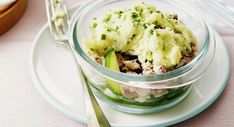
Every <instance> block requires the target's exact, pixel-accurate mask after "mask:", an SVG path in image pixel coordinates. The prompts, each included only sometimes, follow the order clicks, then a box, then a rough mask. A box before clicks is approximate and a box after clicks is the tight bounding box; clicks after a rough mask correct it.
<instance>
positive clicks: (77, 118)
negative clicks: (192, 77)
mask: <svg viewBox="0 0 234 127" xmlns="http://www.w3.org/2000/svg"><path fill="white" fill-rule="evenodd" d="M80 5H81V4H78V5H76V6H75V7H73V8H72V9H76V8H78V7H79V6H80ZM72 9H70V10H72ZM47 27H48V23H46V24H45V25H43V27H42V28H41V29H40V30H39V32H38V34H37V35H36V37H35V39H34V40H33V45H32V47H31V50H30V55H29V72H30V76H31V79H32V81H33V85H34V86H35V88H36V89H37V91H38V92H39V93H40V95H41V96H42V97H43V98H44V99H45V100H46V101H47V102H48V103H49V104H50V105H51V106H52V107H54V108H55V109H56V110H58V111H59V112H60V113H62V114H65V115H66V116H68V117H70V118H72V119H73V120H75V121H78V122H81V123H86V118H85V117H83V116H79V115H77V114H75V113H73V112H72V111H70V110H68V109H66V108H65V107H64V106H62V105H60V104H58V103H57V102H56V100H54V99H53V97H50V94H49V93H48V92H47V91H46V90H43V87H41V84H42V83H41V81H40V80H39V78H37V77H38V75H37V72H36V70H35V67H34V65H35V64H34V59H35V57H34V56H35V51H36V46H37V45H38V39H39V38H40V36H41V34H42V33H43V32H44V31H45V30H46V29H47ZM213 32H214V34H215V38H216V39H217V38H219V39H220V40H222V39H221V37H220V36H219V35H218V34H217V33H216V32H215V31H214V30H213ZM222 45H223V46H224V48H225V54H226V55H227V66H226V70H227V72H226V73H225V74H226V76H225V79H224V81H223V83H222V85H221V87H220V89H219V91H218V92H217V93H216V94H215V95H214V96H213V97H212V98H210V99H209V100H208V101H206V102H204V103H201V104H200V105H199V106H198V107H197V108H195V109H194V110H192V111H191V112H187V113H185V114H183V115H182V116H180V117H175V118H173V119H170V120H166V121H164V122H161V123H157V124H155V123H153V124H147V125H146V124H144V125H139V124H138V125H134V126H135V127H142V126H146V127H154V126H169V125H173V124H176V123H179V122H182V121H185V120H188V119H190V118H192V117H194V116H196V115H197V114H199V113H201V112H202V111H204V110H205V109H207V108H208V107H209V106H211V104H213V103H214V102H215V101H216V100H217V99H218V97H219V96H220V95H221V94H222V92H223V91H224V89H225V87H226V86H227V83H228V81H229V78H230V54H229V52H228V50H227V47H226V45H225V44H224V41H223V40H222ZM112 125H113V126H114V127H123V126H121V125H119V124H112ZM130 126H132V125H127V126H126V125H125V127H130Z"/></svg>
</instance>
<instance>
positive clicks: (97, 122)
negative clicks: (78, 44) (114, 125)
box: [68, 42, 111, 127]
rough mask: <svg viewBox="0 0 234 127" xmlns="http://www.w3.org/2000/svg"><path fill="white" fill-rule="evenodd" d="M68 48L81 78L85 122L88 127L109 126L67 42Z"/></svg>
mask: <svg viewBox="0 0 234 127" xmlns="http://www.w3.org/2000/svg"><path fill="white" fill-rule="evenodd" d="M68 45H69V48H70V49H71V50H72V54H73V57H74V59H75V62H76V65H77V70H78V72H79V75H80V78H81V84H82V89H83V92H84V96H85V106H86V107H85V109H86V114H87V120H88V121H87V124H88V127H111V125H110V124H109V122H108V120H107V118H106V117H105V115H104V113H103V111H102V110H101V107H100V106H99V104H98V102H97V100H96V99H95V97H94V95H93V92H92V90H91V88H90V86H89V84H88V81H87V78H85V76H84V74H83V72H82V70H81V68H80V66H79V64H78V63H79V62H78V61H77V59H76V57H75V54H76V53H75V51H74V49H73V48H72V45H71V44H70V43H69V42H68Z"/></svg>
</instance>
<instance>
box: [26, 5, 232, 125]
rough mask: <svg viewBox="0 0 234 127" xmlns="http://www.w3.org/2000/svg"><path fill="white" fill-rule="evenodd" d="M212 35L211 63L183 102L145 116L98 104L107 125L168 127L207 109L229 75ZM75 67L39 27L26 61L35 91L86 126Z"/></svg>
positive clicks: (221, 49)
mask: <svg viewBox="0 0 234 127" xmlns="http://www.w3.org/2000/svg"><path fill="white" fill-rule="evenodd" d="M71 11H72V10H71ZM73 11H74V9H73ZM213 33H214V34H215V38H216V42H217V43H216V53H215V57H214V60H213V62H212V63H211V65H210V68H209V69H208V71H207V72H206V73H205V74H204V76H203V77H202V78H201V79H199V80H198V81H197V82H195V83H194V86H193V88H192V90H191V92H190V93H189V95H188V96H187V97H186V98H185V100H183V101H182V102H181V103H179V104H178V105H176V106H174V107H172V108H170V109H168V110H165V111H161V112H158V113H153V114H145V115H134V114H127V113H122V112H119V111H116V110H114V109H112V108H110V107H109V106H107V105H105V104H103V103H102V102H100V101H99V100H98V102H99V104H100V106H101V108H102V110H103V112H104V113H105V115H106V117H107V118H108V121H109V122H110V124H111V125H112V126H113V127H151V126H152V127H153V126H168V125H172V124H176V123H178V122H181V121H184V120H186V119H189V118H191V117H193V116H195V115H197V114H198V113H200V112H202V111H203V110H205V109H206V108H208V107H209V106H210V105H211V104H212V103H213V102H214V101H215V100H216V99H217V98H218V97H219V96H220V94H221V93H222V92H223V90H224V88H225V86H226V83H227V81H228V78H229V73H230V59H229V55H228V51H227V49H226V47H225V45H224V42H223V41H222V39H221V38H220V36H219V35H218V34H217V33H216V32H215V31H213ZM75 64H76V62H75V60H74V58H73V56H72V52H71V51H70V49H69V48H67V47H66V46H64V45H61V44H59V43H56V42H55V41H54V40H53V38H52V37H51V36H50V33H49V28H48V25H45V26H44V27H42V29H41V30H40V32H39V33H38V35H37V37H36V38H35V40H34V44H33V46H32V49H31V53H30V59H29V65H30V73H31V77H32V80H33V82H34V85H35V88H36V89H37V90H38V91H39V93H40V94H41V95H42V96H43V97H44V98H45V100H47V101H48V102H49V103H50V104H51V105H52V106H53V107H54V108H56V109H57V110H59V111H60V112H62V113H63V114H65V115H67V116H69V117H71V118H72V119H74V120H77V121H79V122H83V123H85V122H86V114H85V104H84V100H83V98H84V97H83V93H82V87H81V84H80V79H79V75H78V72H77V70H76V65H75Z"/></svg>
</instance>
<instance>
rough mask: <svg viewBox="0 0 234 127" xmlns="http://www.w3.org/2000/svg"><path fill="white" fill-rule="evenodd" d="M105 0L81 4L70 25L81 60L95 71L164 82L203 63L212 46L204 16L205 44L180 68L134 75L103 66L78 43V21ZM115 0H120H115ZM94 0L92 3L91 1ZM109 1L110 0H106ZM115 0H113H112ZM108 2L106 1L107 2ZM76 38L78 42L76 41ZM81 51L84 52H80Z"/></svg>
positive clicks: (118, 78) (116, 77)
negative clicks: (85, 12) (86, 11)
mask: <svg viewBox="0 0 234 127" xmlns="http://www.w3.org/2000/svg"><path fill="white" fill-rule="evenodd" d="M104 1H105V0H97V1H95V2H94V1H90V2H87V3H86V4H84V5H83V6H81V8H79V9H78V10H77V11H76V12H75V14H74V16H73V17H72V20H71V21H72V22H71V25H70V28H69V29H70V30H69V31H70V32H71V33H70V35H69V39H70V42H72V45H73V47H72V48H73V49H74V50H75V51H76V53H78V55H79V56H80V57H81V60H84V61H85V62H87V63H88V65H90V66H91V67H92V68H93V69H94V70H95V71H97V72H99V73H101V74H102V75H104V76H106V77H108V78H110V79H114V80H116V81H129V79H131V81H133V82H135V81H136V82H144V83H145V82H147V83H152V82H164V81H168V80H173V79H175V78H178V77H179V76H182V75H185V74H187V73H188V72H190V71H191V70H193V69H194V68H193V67H195V66H197V65H198V64H200V63H201V61H203V60H204V58H205V55H206V53H207V50H205V49H207V48H209V46H210V32H209V28H208V26H207V23H206V22H205V20H203V19H202V18H201V19H200V22H201V23H202V26H203V27H204V30H205V33H206V36H205V40H204V45H203V46H202V48H201V50H200V52H199V53H198V55H197V56H196V57H195V58H194V59H193V60H192V61H191V62H190V63H188V64H187V65H185V66H182V67H180V68H178V69H175V70H172V71H169V72H166V73H162V74H152V75H132V74H126V73H121V72H114V71H111V70H109V69H108V68H105V67H103V66H102V65H100V64H97V63H96V62H95V61H93V60H92V59H91V58H90V57H89V56H88V55H87V53H85V51H83V48H82V46H80V44H79V43H78V38H77V36H76V35H77V31H76V27H77V24H76V23H77V21H78V19H79V18H80V16H82V14H83V13H82V12H83V11H84V10H85V9H87V10H89V9H90V8H91V7H92V6H94V5H96V4H100V3H101V2H104ZM114 1H118V0H114ZM122 1H123V0H122ZM91 2H92V3H91ZM105 2H108V1H105ZM112 2H113V0H112ZM165 2H167V3H169V4H171V5H173V6H175V7H176V8H179V9H182V10H189V11H190V13H187V14H189V15H191V12H192V13H193V14H196V15H199V14H198V12H196V11H194V10H193V9H191V8H187V7H185V6H183V5H179V6H178V5H176V2H171V1H170V2H168V0H165ZM105 4H106V3H105ZM74 40H75V41H76V40H77V42H76V43H74ZM79 52H82V54H81V53H79Z"/></svg>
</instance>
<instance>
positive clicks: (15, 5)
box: [0, 0, 22, 19]
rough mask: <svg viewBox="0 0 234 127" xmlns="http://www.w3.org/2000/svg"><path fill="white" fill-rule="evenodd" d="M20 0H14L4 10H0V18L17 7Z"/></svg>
mask: <svg viewBox="0 0 234 127" xmlns="http://www.w3.org/2000/svg"><path fill="white" fill-rule="evenodd" d="M20 1H22V0H16V1H15V2H13V3H12V4H11V5H10V6H9V7H7V8H6V9H5V10H3V11H2V12H0V19H1V18H3V17H5V16H6V15H7V14H9V13H10V12H12V11H13V10H14V9H15V7H17V5H18V4H19V2H20Z"/></svg>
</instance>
